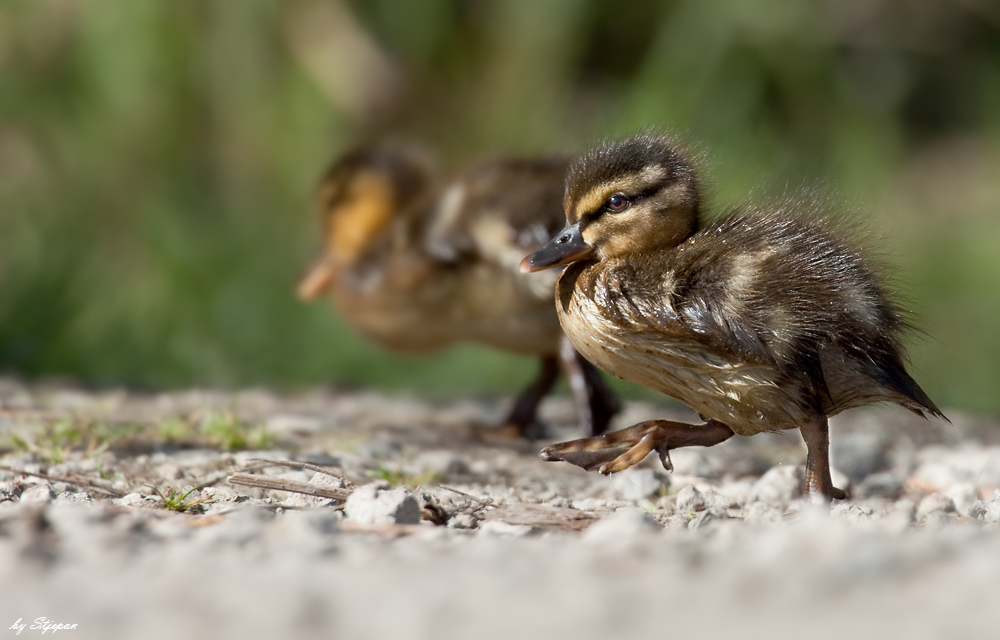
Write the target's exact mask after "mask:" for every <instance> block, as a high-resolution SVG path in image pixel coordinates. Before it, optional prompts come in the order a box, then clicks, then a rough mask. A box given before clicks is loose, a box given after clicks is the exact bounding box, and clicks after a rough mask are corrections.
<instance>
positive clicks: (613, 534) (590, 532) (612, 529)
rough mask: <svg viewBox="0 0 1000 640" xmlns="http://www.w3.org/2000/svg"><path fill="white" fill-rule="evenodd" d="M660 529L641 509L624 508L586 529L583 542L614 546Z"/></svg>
mask: <svg viewBox="0 0 1000 640" xmlns="http://www.w3.org/2000/svg"><path fill="white" fill-rule="evenodd" d="M660 528H661V527H660V525H659V524H657V522H656V520H653V518H652V517H651V516H650V515H649V514H648V513H646V512H645V511H644V510H643V509H639V508H636V507H625V508H622V509H619V510H618V511H616V512H615V513H614V514H612V515H610V516H608V517H606V518H604V519H602V520H598V521H597V522H595V523H594V524H592V525H590V526H589V527H587V530H586V531H584V532H583V540H584V541H586V542H588V543H591V544H614V543H616V542H621V541H622V540H628V539H630V538H634V537H635V536H637V535H640V534H643V533H650V532H655V531H658V530H659V529H660Z"/></svg>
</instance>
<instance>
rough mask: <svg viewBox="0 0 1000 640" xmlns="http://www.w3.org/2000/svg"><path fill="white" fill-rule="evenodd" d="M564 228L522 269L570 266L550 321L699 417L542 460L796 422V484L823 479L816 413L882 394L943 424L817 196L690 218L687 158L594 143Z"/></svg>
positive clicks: (619, 371)
mask: <svg viewBox="0 0 1000 640" xmlns="http://www.w3.org/2000/svg"><path fill="white" fill-rule="evenodd" d="M564 205H565V212H566V218H567V226H566V228H564V229H563V230H562V231H560V232H559V233H558V234H557V235H556V236H555V237H554V238H553V239H552V240H551V241H550V242H549V243H548V244H547V245H546V246H545V247H543V248H542V249H540V250H538V251H536V252H535V253H533V254H531V255H529V256H528V257H527V258H525V259H524V261H523V263H522V267H521V268H522V270H524V271H527V272H534V271H539V270H543V269H549V268H552V267H557V266H562V265H569V266H568V267H566V269H565V270H564V271H563V272H562V275H561V276H560V278H559V282H558V285H557V287H556V308H557V310H558V313H559V320H560V322H561V324H562V327H563V330H564V331H565V332H566V335H567V336H568V337H569V339H570V341H571V342H572V343H573V345H574V346H575V347H576V349H577V350H578V351H579V352H580V353H582V354H583V356H584V357H585V358H587V359H588V360H590V361H591V362H593V363H594V364H595V365H597V366H598V367H600V368H601V369H604V370H605V371H607V372H608V373H611V374H612V375H615V376H617V377H619V378H623V379H625V380H631V381H632V382H636V383H639V384H641V385H644V386H647V387H650V388H652V389H656V390H658V391H661V392H663V393H666V394H667V395H670V396H673V397H674V398H677V399H678V400H680V401H682V402H684V403H685V404H687V405H688V406H690V407H691V408H693V409H694V410H695V411H697V412H698V413H699V414H700V415H701V417H702V419H703V420H705V423H704V424H701V425H690V424H683V423H678V422H671V421H667V420H652V421H648V422H643V423H640V424H637V425H635V426H632V427H629V428H627V429H624V430H622V431H617V432H614V433H609V434H606V435H604V436H601V437H595V438H585V439H582V440H576V441H573V442H567V443H562V444H557V445H553V446H551V447H547V448H546V449H544V450H543V451H542V457H543V458H544V459H546V460H563V461H567V462H571V463H573V464H576V465H578V466H581V467H583V468H585V469H587V470H594V469H597V470H599V471H600V472H601V473H604V474H610V473H615V472H618V471H621V470H623V469H626V468H628V467H630V466H632V465H634V464H636V463H638V462H640V461H641V460H642V459H643V458H645V457H646V456H647V455H648V454H649V453H650V452H652V451H656V452H657V453H658V454H659V456H660V459H661V461H662V462H663V465H664V467H665V468H666V469H667V470H670V469H671V463H670V454H669V452H670V450H671V449H676V448H679V447H688V446H704V447H709V446H712V445H716V444H719V443H721V442H723V441H725V440H727V439H729V438H731V437H732V436H733V434H740V435H744V436H749V435H753V434H756V433H761V432H771V431H781V430H785V429H796V428H797V429H799V430H800V432H801V433H802V437H803V439H804V440H805V443H806V447H807V451H808V452H807V457H806V472H805V478H804V483H803V491H804V492H805V493H806V494H807V495H810V496H813V497H821V498H822V499H825V500H830V499H831V498H835V499H844V498H845V497H846V493H845V492H844V491H843V490H841V489H838V488H835V487H834V486H833V483H832V481H831V477H830V460H829V429H828V426H827V418H828V416H832V415H835V414H837V413H840V412H841V411H844V410H845V409H850V408H852V407H859V406H862V405H867V404H871V403H874V402H880V401H888V402H895V403H896V404H899V405H901V406H903V407H905V408H907V409H909V410H910V411H913V412H914V413H917V414H918V415H921V416H923V415H924V413H925V412H926V413H929V414H931V415H933V416H937V417H939V418H942V419H946V418H945V417H944V415H943V414H942V413H941V411H940V410H939V409H938V408H937V407H936V406H935V405H934V403H933V402H931V400H930V399H929V398H928V397H927V395H926V394H925V393H924V392H923V391H922V390H921V389H920V387H919V386H918V385H917V383H916V382H915V381H914V380H913V378H911V377H910V376H909V374H908V373H907V372H906V370H905V368H904V366H903V362H904V354H903V348H902V346H901V344H900V334H901V333H902V332H904V331H905V330H906V329H907V328H908V327H907V324H906V322H905V320H904V318H903V316H902V313H901V311H900V309H899V308H898V307H897V306H896V304H895V303H894V302H893V301H892V299H891V297H890V295H889V292H888V291H887V290H886V288H885V287H884V285H883V284H881V282H880V280H881V279H880V277H879V274H878V273H877V272H876V271H875V268H874V267H873V265H872V264H871V263H870V262H869V261H868V260H867V259H866V257H865V256H864V255H862V253H860V252H859V250H858V249H857V248H856V246H855V244H854V242H853V241H852V239H851V236H850V234H848V233H846V232H845V230H844V229H843V228H841V227H840V226H838V225H836V224H835V223H834V222H832V221H831V220H830V219H829V218H827V217H824V216H823V215H822V205H821V204H819V203H816V204H803V203H792V202H789V203H785V204H783V205H779V206H773V207H762V208H745V209H742V210H738V211H733V212H731V213H729V214H727V215H724V216H722V217H720V218H718V219H716V220H714V221H710V222H708V223H707V224H705V225H704V226H702V221H701V198H700V194H699V187H698V181H697V179H696V176H695V174H694V171H693V169H692V166H691V165H690V164H689V163H688V161H687V160H686V159H685V158H684V157H683V155H682V154H681V152H680V151H679V150H678V149H677V148H676V147H675V146H674V145H673V144H672V143H671V142H670V141H668V140H665V139H662V138H659V137H655V136H647V135H641V136H637V137H633V138H631V139H628V140H625V141H624V142H618V143H614V144H608V145H605V146H602V147H600V148H598V149H596V150H595V151H592V152H590V153H589V154H587V155H585V156H583V157H582V158H580V159H579V160H577V161H576V162H575V163H574V164H573V165H572V166H571V168H570V169H569V174H568V177H567V183H566V192H565V199H564Z"/></svg>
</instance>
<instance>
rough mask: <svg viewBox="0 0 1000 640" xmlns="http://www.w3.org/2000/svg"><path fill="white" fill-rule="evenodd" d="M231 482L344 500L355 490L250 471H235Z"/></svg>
mask: <svg viewBox="0 0 1000 640" xmlns="http://www.w3.org/2000/svg"><path fill="white" fill-rule="evenodd" d="M226 481H227V482H228V483H229V484H235V485H243V486H246V487H257V488H259V489H268V490H270V491H289V492H291V493H304V494H306V495H307V496H316V497H318V498H330V499H331V500H338V501H340V502H344V501H345V500H347V498H348V496H350V495H351V494H352V493H353V492H354V491H353V489H337V488H334V487H322V486H317V485H314V484H309V483H308V482H299V481H298V480H286V479H284V478H271V477H268V476H255V475H252V474H249V473H234V474H233V475H231V476H229V478H227V479H226Z"/></svg>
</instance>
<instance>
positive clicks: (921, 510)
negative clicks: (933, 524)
mask: <svg viewBox="0 0 1000 640" xmlns="http://www.w3.org/2000/svg"><path fill="white" fill-rule="evenodd" d="M955 511H956V509H955V501H954V500H952V499H951V498H950V497H949V496H947V495H945V494H943V493H932V494H930V495H929V496H926V497H925V498H924V499H923V500H921V501H920V504H919V505H918V506H917V519H918V520H922V519H924V518H926V517H927V516H928V515H930V514H932V513H955Z"/></svg>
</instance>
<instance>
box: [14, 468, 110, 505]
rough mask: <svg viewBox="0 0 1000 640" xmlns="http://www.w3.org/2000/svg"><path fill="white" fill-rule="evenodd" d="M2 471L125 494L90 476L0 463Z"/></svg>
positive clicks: (104, 491)
mask: <svg viewBox="0 0 1000 640" xmlns="http://www.w3.org/2000/svg"><path fill="white" fill-rule="evenodd" d="M0 471H9V472H11V473H19V474H21V475H23V476H33V477H35V478H42V479H43V480H49V481H52V482H65V483H66V484H71V485H73V486H74V487H83V488H87V489H94V490H96V491H101V492H103V493H106V494H108V495H111V496H114V497H116V498H120V497H122V496H123V495H125V494H124V493H122V492H121V491H117V490H115V489H109V488H107V487H102V486H100V485H98V484H95V483H94V481H93V480H91V479H90V478H86V477H83V476H78V477H79V478H80V479H79V480H77V479H74V478H67V477H65V476H51V475H48V474H46V473H35V472H33V471H25V470H24V469H15V468H14V467H8V466H6V465H0Z"/></svg>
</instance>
